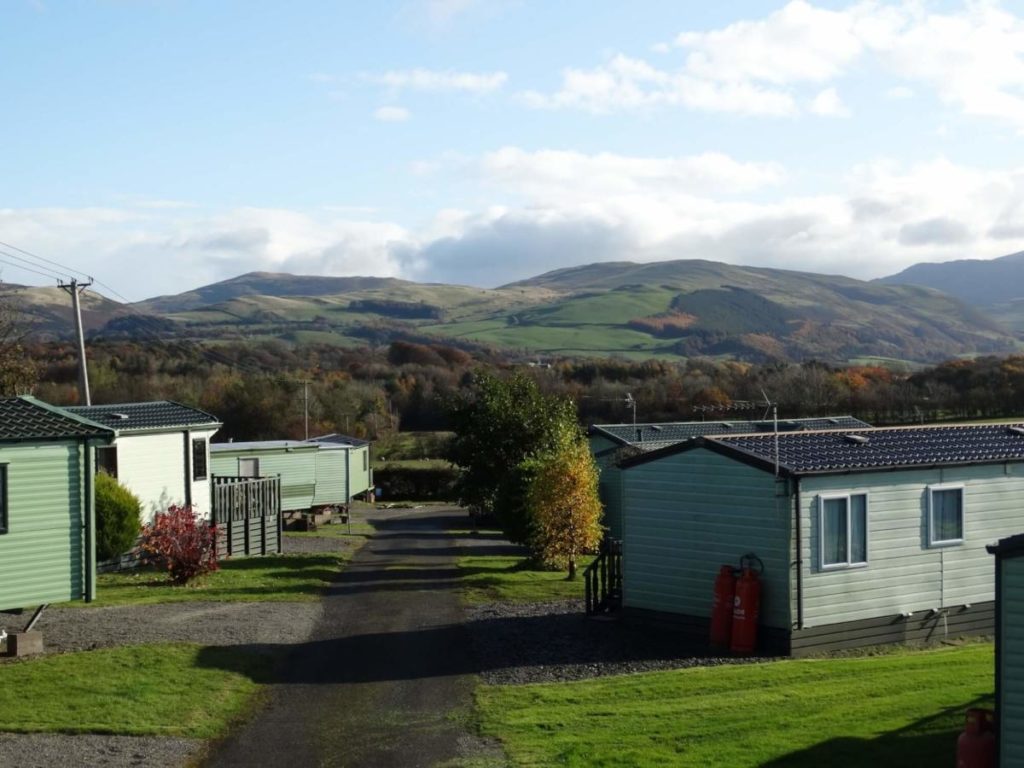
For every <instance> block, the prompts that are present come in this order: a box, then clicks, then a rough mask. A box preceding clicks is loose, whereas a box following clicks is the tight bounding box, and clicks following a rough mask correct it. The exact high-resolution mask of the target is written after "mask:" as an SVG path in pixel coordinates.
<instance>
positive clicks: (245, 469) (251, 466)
mask: <svg viewBox="0 0 1024 768" xmlns="http://www.w3.org/2000/svg"><path fill="white" fill-rule="evenodd" d="M238 476H239V477H259V476H260V460H259V459H239V460H238Z"/></svg>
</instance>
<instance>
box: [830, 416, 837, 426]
mask: <svg viewBox="0 0 1024 768" xmlns="http://www.w3.org/2000/svg"><path fill="white" fill-rule="evenodd" d="M828 423H829V424H838V423H839V419H837V418H835V417H834V416H830V417H829V420H828Z"/></svg>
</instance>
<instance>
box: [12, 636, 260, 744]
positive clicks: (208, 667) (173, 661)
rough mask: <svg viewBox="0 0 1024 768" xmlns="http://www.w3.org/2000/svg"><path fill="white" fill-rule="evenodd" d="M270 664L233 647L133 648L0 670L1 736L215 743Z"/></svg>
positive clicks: (65, 656) (66, 656)
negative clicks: (97, 736) (117, 737)
mask: <svg viewBox="0 0 1024 768" xmlns="http://www.w3.org/2000/svg"><path fill="white" fill-rule="evenodd" d="M272 663H273V661H272V659H270V658H268V657H265V656H259V655H257V654H253V653H246V652H244V651H242V650H239V649H238V648H210V647H202V646H198V645H137V646H126V647H122V648H107V649H103V650H98V651H84V652H81V653H66V654H60V655H57V656H44V657H42V658H40V659H36V660H32V661H25V662H19V663H9V664H0V712H2V713H3V715H2V716H0V729H2V730H4V731H14V732H18V733H114V734H127V735H137V736H143V735H160V736H184V737H189V738H197V739H208V738H213V737H216V736H219V735H221V734H222V733H224V731H226V730H227V728H228V726H229V725H230V724H231V723H232V722H234V721H235V720H237V719H238V718H240V717H241V716H242V715H244V714H245V713H246V712H247V711H248V709H249V707H250V705H251V702H252V701H253V697H254V695H255V694H256V692H257V691H258V690H259V688H260V684H259V682H256V681H260V680H269V675H270V670H271V666H272Z"/></svg>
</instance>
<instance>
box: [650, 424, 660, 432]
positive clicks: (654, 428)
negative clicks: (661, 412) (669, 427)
mask: <svg viewBox="0 0 1024 768" xmlns="http://www.w3.org/2000/svg"><path fill="white" fill-rule="evenodd" d="M650 428H651V429H652V430H654V431H655V432H661V427H659V426H658V425H657V424H651V426H650Z"/></svg>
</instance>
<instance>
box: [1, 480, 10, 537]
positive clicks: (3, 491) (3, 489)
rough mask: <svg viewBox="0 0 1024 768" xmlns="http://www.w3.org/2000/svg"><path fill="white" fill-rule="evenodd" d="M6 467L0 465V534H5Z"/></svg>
mask: <svg viewBox="0 0 1024 768" xmlns="http://www.w3.org/2000/svg"><path fill="white" fill-rule="evenodd" d="M7 523H8V520H7V465H6V464H0V534H4V533H7Z"/></svg>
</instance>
